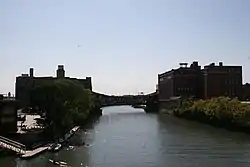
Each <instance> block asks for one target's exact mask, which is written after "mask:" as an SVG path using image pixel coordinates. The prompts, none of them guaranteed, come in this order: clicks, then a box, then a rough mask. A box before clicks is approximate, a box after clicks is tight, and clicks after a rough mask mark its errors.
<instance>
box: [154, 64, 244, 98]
mask: <svg viewBox="0 0 250 167" xmlns="http://www.w3.org/2000/svg"><path fill="white" fill-rule="evenodd" d="M180 65H181V67H180V68H178V69H172V70H170V71H168V72H165V73H163V74H159V75H158V87H159V101H167V100H168V99H171V98H173V97H177V96H181V97H196V98H211V97H218V96H229V97H241V86H242V67H241V66H223V64H222V63H221V62H220V63H219V65H218V66H216V65H215V64H214V63H212V64H210V65H208V66H205V67H204V69H201V67H200V66H199V65H198V62H193V63H192V64H191V65H190V66H189V67H188V66H187V63H180Z"/></svg>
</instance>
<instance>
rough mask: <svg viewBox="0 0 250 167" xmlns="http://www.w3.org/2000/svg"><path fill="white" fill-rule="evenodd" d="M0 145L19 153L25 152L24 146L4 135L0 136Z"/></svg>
mask: <svg viewBox="0 0 250 167" xmlns="http://www.w3.org/2000/svg"><path fill="white" fill-rule="evenodd" d="M0 146H1V147H3V148H6V149H9V150H12V151H15V152H17V153H19V154H25V152H26V146H25V145H23V144H21V143H18V142H16V141H14V140H11V139H8V138H6V137H3V136H0Z"/></svg>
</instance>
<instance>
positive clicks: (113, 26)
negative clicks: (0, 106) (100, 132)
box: [0, 0, 250, 94]
mask: <svg viewBox="0 0 250 167" xmlns="http://www.w3.org/2000/svg"><path fill="white" fill-rule="evenodd" d="M77 45H80V47H78V46H77ZM193 60H196V61H199V62H200V64H201V65H202V66H203V65H206V64H208V63H211V62H215V63H218V62H219V61H224V63H225V64H229V65H243V72H244V73H243V80H244V82H250V74H249V73H247V71H248V72H249V71H250V66H249V64H250V0H0V63H1V64H0V79H1V84H0V93H7V92H8V91H11V92H12V93H14V87H15V77H16V76H18V75H20V74H21V73H28V70H29V68H30V67H34V69H35V75H36V76H47V75H50V76H55V70H56V68H57V65H58V64H64V65H65V69H66V75H67V76H71V77H78V78H85V77H86V76H91V77H92V84H93V89H94V90H95V91H98V92H102V93H107V94H132V93H138V92H139V91H142V92H145V93H146V92H153V91H154V90H155V85H156V84H157V74H158V73H162V72H164V71H167V70H169V69H172V68H177V67H178V66H179V65H178V63H179V62H189V63H191V62H192V61H193Z"/></svg>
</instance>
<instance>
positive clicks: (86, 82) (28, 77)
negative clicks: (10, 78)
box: [15, 65, 92, 107]
mask: <svg viewBox="0 0 250 167" xmlns="http://www.w3.org/2000/svg"><path fill="white" fill-rule="evenodd" d="M60 78H66V79H69V80H74V81H78V82H80V83H81V84H82V85H83V86H84V88H86V89H90V90H91V91H92V82H91V77H86V79H77V78H70V77H65V70H64V66H63V65H58V69H57V70H56V77H35V76H34V69H33V68H30V73H29V74H22V75H21V76H18V77H16V88H15V95H16V99H17V100H18V101H19V104H20V107H28V106H29V104H30V91H31V90H32V89H33V88H34V87H36V86H42V85H45V84H50V83H53V82H54V81H55V80H56V79H60Z"/></svg>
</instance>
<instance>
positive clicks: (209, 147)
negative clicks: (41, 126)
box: [0, 106, 250, 167]
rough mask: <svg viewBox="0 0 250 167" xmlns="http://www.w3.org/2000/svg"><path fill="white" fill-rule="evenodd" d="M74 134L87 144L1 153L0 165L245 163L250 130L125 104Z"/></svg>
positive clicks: (219, 166) (215, 166)
mask: <svg viewBox="0 0 250 167" xmlns="http://www.w3.org/2000/svg"><path fill="white" fill-rule="evenodd" d="M73 140H83V141H85V143H87V145H85V146H78V147H75V148H73V149H72V148H70V149H69V148H67V147H65V148H63V149H62V150H61V151H59V152H58V153H50V152H46V153H43V154H41V155H39V156H38V157H36V158H34V159H31V160H21V159H19V158H16V157H3V158H0V167H53V166H55V165H54V164H52V163H51V162H50V161H49V159H52V160H58V161H65V162H66V163H67V164H68V165H69V166H72V167H81V166H84V167H86V166H88V167H224V166H226V167H249V166H250V135H246V134H243V133H235V132H228V131H226V130H223V129H216V128H213V127H210V126H208V125H202V124H199V123H196V122H191V121H187V120H184V119H179V118H175V117H171V116H168V115H157V114H146V113H144V112H143V110H141V109H134V108H131V107H129V106H119V107H106V108H104V110H103V116H102V117H100V118H99V119H98V120H96V121H95V122H94V123H92V124H90V125H89V126H88V127H87V128H86V129H85V130H82V131H79V132H78V134H77V135H76V136H74V139H73Z"/></svg>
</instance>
